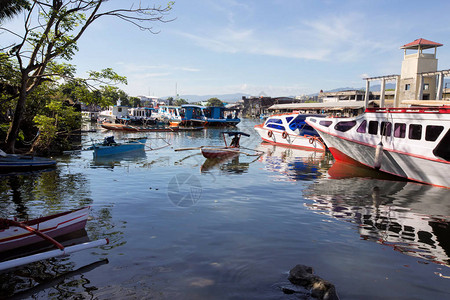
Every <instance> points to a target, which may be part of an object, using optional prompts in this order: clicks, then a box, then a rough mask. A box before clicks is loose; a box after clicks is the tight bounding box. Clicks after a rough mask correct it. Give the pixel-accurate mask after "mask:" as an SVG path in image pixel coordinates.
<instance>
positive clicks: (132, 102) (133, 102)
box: [130, 97, 141, 107]
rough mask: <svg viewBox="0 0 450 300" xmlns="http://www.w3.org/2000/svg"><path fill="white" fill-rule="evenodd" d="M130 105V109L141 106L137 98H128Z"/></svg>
mask: <svg viewBox="0 0 450 300" xmlns="http://www.w3.org/2000/svg"><path fill="white" fill-rule="evenodd" d="M130 105H131V106H132V107H139V106H141V99H139V98H138V97H130Z"/></svg>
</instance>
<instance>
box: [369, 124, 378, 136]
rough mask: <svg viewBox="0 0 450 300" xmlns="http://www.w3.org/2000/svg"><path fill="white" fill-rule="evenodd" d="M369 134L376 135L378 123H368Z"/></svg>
mask: <svg viewBox="0 0 450 300" xmlns="http://www.w3.org/2000/svg"><path fill="white" fill-rule="evenodd" d="M369 133H370V134H378V121H369Z"/></svg>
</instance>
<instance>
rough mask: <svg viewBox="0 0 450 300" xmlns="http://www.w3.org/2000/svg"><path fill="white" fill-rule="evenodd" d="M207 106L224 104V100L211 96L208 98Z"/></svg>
mask: <svg viewBox="0 0 450 300" xmlns="http://www.w3.org/2000/svg"><path fill="white" fill-rule="evenodd" d="M206 106H221V107H222V106H223V102H222V101H221V100H220V99H218V98H215V97H214V98H210V99H208V102H207V103H206Z"/></svg>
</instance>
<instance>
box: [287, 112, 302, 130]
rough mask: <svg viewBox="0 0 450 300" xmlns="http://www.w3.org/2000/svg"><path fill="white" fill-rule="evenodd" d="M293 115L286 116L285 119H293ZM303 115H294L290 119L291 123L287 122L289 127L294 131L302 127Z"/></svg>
mask: <svg viewBox="0 0 450 300" xmlns="http://www.w3.org/2000/svg"><path fill="white" fill-rule="evenodd" d="M293 118H294V117H287V118H286V120H287V121H288V122H289V121H291V120H292V119H293ZM305 124H306V123H305V116H304V115H298V116H297V117H295V119H293V120H292V122H291V123H289V128H290V129H291V130H292V131H294V130H296V129H297V128H299V129H302V127H303V126H305Z"/></svg>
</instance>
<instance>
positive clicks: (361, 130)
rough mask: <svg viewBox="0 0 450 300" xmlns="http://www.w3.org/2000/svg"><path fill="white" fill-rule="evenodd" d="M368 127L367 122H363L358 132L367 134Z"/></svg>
mask: <svg viewBox="0 0 450 300" xmlns="http://www.w3.org/2000/svg"><path fill="white" fill-rule="evenodd" d="M366 126H367V121H366V120H364V121H362V122H361V124H360V125H359V127H358V129H356V131H357V132H359V133H366Z"/></svg>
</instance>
